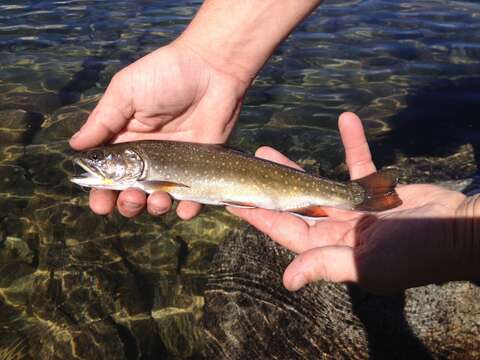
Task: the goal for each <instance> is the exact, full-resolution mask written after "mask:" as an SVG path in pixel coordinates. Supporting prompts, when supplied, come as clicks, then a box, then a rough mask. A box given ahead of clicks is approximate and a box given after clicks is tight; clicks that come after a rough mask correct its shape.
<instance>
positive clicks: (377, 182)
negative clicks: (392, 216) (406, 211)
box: [352, 169, 402, 211]
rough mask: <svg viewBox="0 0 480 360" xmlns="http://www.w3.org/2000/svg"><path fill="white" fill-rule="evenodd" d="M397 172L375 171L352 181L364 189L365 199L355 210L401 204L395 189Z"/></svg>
mask: <svg viewBox="0 0 480 360" xmlns="http://www.w3.org/2000/svg"><path fill="white" fill-rule="evenodd" d="M397 182H398V173H397V172H396V171H395V170H391V169H390V170H389V169H387V170H382V171H377V172H375V173H373V174H371V175H368V176H365V177H364V178H361V179H357V180H354V181H352V183H356V184H358V185H360V186H361V187H362V188H363V190H364V191H365V199H364V200H363V202H362V203H361V204H359V205H357V206H356V207H355V210H363V211H382V210H388V209H392V208H395V207H397V206H400V205H402V200H400V198H399V197H398V194H397V193H396V191H395V186H397Z"/></svg>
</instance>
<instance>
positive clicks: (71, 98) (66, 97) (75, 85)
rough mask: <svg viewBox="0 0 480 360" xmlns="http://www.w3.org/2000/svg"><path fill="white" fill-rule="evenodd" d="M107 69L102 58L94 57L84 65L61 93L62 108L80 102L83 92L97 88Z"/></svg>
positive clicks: (84, 62) (89, 58)
mask: <svg viewBox="0 0 480 360" xmlns="http://www.w3.org/2000/svg"><path fill="white" fill-rule="evenodd" d="M104 68H105V63H104V61H103V59H102V58H101V57H98V56H92V57H88V58H86V59H85V60H84V61H83V63H82V69H81V70H80V71H78V72H77V73H75V74H74V76H73V77H72V79H71V80H70V81H69V82H68V83H67V84H66V85H65V86H64V87H63V88H61V89H60V91H59V94H58V95H59V97H60V102H61V105H62V106H65V105H70V104H73V103H75V102H77V101H78V100H80V95H81V93H82V92H84V91H86V90H88V89H91V88H93V87H95V86H96V84H97V82H98V81H99V80H100V72H101V71H102V70H103V69H104Z"/></svg>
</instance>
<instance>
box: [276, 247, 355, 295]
mask: <svg viewBox="0 0 480 360" xmlns="http://www.w3.org/2000/svg"><path fill="white" fill-rule="evenodd" d="M321 279H323V280H327V281H333V282H347V281H352V282H356V281H358V275H357V268H356V264H355V258H354V253H353V249H352V248H351V247H348V246H326V247H319V248H314V249H311V250H308V251H305V252H303V253H301V254H300V255H298V256H297V257H296V258H295V260H293V261H292V262H291V263H290V265H289V266H288V267H287V269H286V270H285V273H284V274H283V284H284V285H285V287H286V288H287V289H288V290H290V291H297V290H299V289H300V288H302V287H303V286H305V285H306V284H308V283H311V282H314V281H317V280H321Z"/></svg>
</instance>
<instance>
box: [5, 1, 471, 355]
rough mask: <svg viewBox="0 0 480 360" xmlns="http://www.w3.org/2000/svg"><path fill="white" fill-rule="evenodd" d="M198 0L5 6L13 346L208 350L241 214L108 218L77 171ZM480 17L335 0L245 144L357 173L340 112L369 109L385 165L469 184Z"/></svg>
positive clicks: (448, 7)
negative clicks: (82, 131)
mask: <svg viewBox="0 0 480 360" xmlns="http://www.w3.org/2000/svg"><path fill="white" fill-rule="evenodd" d="M198 5H199V2H198V1H197V2H188V1H161V2H158V1H157V2H150V1H126V0H123V1H115V2H113V1H103V2H97V1H89V0H86V1H80V0H79V1H21V0H15V1H13V0H7V1H2V2H1V4H0V68H1V71H0V357H2V356H4V354H6V355H5V356H4V357H7V356H11V358H22V359H38V358H72V353H75V354H76V356H78V358H85V359H90V358H95V357H96V358H108V359H123V358H128V359H136V358H141V357H142V358H145V359H147V358H158V356H160V355H164V356H167V355H166V354H169V356H172V357H191V356H197V355H199V354H200V353H201V350H202V346H203V339H204V338H203V333H202V326H201V318H202V306H203V297H202V293H203V288H204V284H205V282H206V279H207V272H208V268H209V263H210V260H211V259H212V256H213V255H214V253H215V251H216V248H217V245H218V243H219V242H220V241H221V240H222V239H223V238H224V237H225V235H226V234H227V233H228V231H229V229H231V228H232V227H237V226H238V225H239V223H238V221H237V220H235V219H233V218H232V217H231V216H229V215H228V214H226V213H225V212H224V211H223V210H222V209H219V208H207V209H206V210H205V211H204V212H203V213H202V215H200V216H199V217H198V218H196V219H195V220H193V221H191V222H188V223H185V222H182V221H179V220H178V219H177V218H176V217H175V216H174V215H173V214H170V215H167V216H165V217H164V218H162V219H160V220H158V219H151V218H150V217H148V216H141V217H139V218H137V219H135V220H126V219H123V218H121V217H120V216H118V215H117V214H113V215H111V216H108V217H100V216H94V215H92V213H91V212H90V211H89V209H88V207H87V197H88V196H87V194H86V193H85V192H82V190H81V189H79V188H77V187H75V186H73V185H72V184H70V183H69V182H68V181H67V174H68V172H69V171H70V170H71V163H70V161H69V159H68V156H69V155H70V154H71V151H70V150H69V149H68V145H67V139H68V138H69V137H70V136H71V134H73V133H74V132H75V130H76V129H78V128H79V127H80V125H81V124H82V122H83V121H84V120H85V119H86V116H87V115H88V112H89V111H90V110H91V109H92V108H93V107H94V105H95V103H96V102H97V101H98V100H99V98H100V95H101V93H102V91H103V90H104V89H105V87H106V85H107V84H108V81H109V79H110V78H111V76H112V75H113V74H114V73H115V72H116V71H117V70H119V69H120V68H122V67H123V66H125V65H127V64H129V63H131V62H132V61H134V60H135V59H138V58H139V57H141V56H142V55H144V54H146V53H148V52H149V51H151V50H153V49H155V48H157V47H159V46H161V45H163V44H167V43H168V42H169V41H171V40H172V39H173V38H175V37H176V36H177V35H178V34H179V33H180V32H181V31H182V29H183V28H184V27H185V25H186V24H187V23H188V21H189V19H190V18H191V17H192V16H193V14H194V13H195V10H196V8H197V6H198ZM479 19H480V4H478V3H477V2H476V1H446V0H420V1H403V0H400V1H399V0H395V1H394V0H388V1H387V0H384V1H381V0H369V1H360V0H358V1H346V0H344V1H327V2H325V4H324V5H322V6H321V7H320V8H319V9H318V10H317V11H316V12H315V14H314V15H312V16H311V17H310V18H309V19H308V20H307V21H305V22H304V23H303V24H302V25H300V26H299V27H298V29H297V30H296V31H295V32H294V33H293V34H292V35H291V36H290V37H289V38H288V39H287V41H285V42H284V43H283V44H282V45H281V46H280V48H279V49H278V50H277V51H276V53H275V54H274V56H273V57H272V59H271V60H270V62H269V63H268V64H267V65H266V66H265V68H264V69H263V70H262V72H261V73H260V74H259V76H258V78H257V79H256V80H255V83H254V85H253V87H252V88H251V90H250V91H249V93H248V95H247V99H246V102H245V106H244V108H243V111H242V114H241V117H240V121H239V124H238V127H237V129H236V131H235V133H234V135H233V136H232V138H231V143H232V144H234V145H235V146H236V147H241V148H244V149H246V150H248V151H253V150H254V149H255V148H256V147H258V146H259V145H261V144H268V145H272V146H275V147H276V148H279V149H280V150H282V151H284V152H286V153H287V154H288V155H289V156H291V157H292V158H293V159H295V160H297V161H299V162H300V163H302V164H304V165H305V166H307V167H308V168H309V169H310V170H312V171H315V172H319V173H320V174H323V175H327V176H330V177H333V178H339V179H343V178H345V176H346V173H345V167H344V165H343V154H342V149H341V147H340V146H339V137H338V133H337V130H336V121H337V116H338V115H339V114H340V113H341V112H342V111H347V110H349V111H356V112H358V113H359V114H360V115H361V117H362V118H363V119H364V121H365V124H366V126H367V129H368V134H369V140H370V142H371V145H372V150H373V154H374V158H375V160H376V162H377V164H378V165H379V166H386V165H391V166H394V167H398V168H400V169H401V170H402V174H403V180H404V181H408V182H420V181H431V182H445V181H448V182H449V184H453V185H452V186H454V187H456V188H460V187H464V186H465V184H467V185H468V184H470V183H471V182H472V179H474V175H475V174H476V172H477V159H478V156H479V155H480V151H479V147H478V144H479V139H480V123H479V122H478V121H477V115H478V109H479V107H480V105H479V104H480V75H479V74H480V21H479ZM471 186H472V185H471ZM471 186H470V187H471ZM40 340H41V341H40ZM11 354H13V355H11ZM15 356H17V357H15ZM7 358H8V357H7Z"/></svg>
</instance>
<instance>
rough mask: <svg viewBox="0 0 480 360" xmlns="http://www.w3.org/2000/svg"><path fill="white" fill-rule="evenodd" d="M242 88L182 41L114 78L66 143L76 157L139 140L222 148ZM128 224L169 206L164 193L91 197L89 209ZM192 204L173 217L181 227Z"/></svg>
mask: <svg viewBox="0 0 480 360" xmlns="http://www.w3.org/2000/svg"><path fill="white" fill-rule="evenodd" d="M248 85H249V83H248V81H246V80H244V79H240V78H237V77H236V76H235V75H233V74H230V73H227V72H222V71H220V70H218V69H217V68H216V67H214V66H212V65H211V64H210V63H209V62H208V60H207V59H205V58H204V57H201V56H199V55H197V53H196V52H195V51H194V50H192V49H191V48H190V47H189V46H187V45H186V44H185V43H183V42H182V41H180V40H179V41H175V42H173V43H172V44H170V45H168V46H165V47H162V48H160V49H158V50H156V51H154V52H152V53H151V54H149V55H147V56H145V57H143V58H141V59H140V60H138V61H136V62H135V63H133V64H131V65H130V66H127V67H126V68H124V69H123V70H121V71H120V72H118V73H117V74H116V75H115V76H114V77H113V79H112V81H111V82H110V85H109V86H108V88H107V90H106V92H105V94H104V95H103V97H102V98H101V100H100V102H99V103H98V105H97V107H96V108H95V109H94V110H93V112H92V113H91V114H90V116H89V118H88V120H87V122H86V123H85V124H84V125H83V126H82V128H81V130H80V131H79V132H78V133H77V134H75V135H74V136H73V137H72V139H71V140H70V144H71V146H72V147H73V148H74V149H76V150H84V149H87V148H90V147H94V146H97V145H100V144H102V143H104V142H106V141H112V142H114V143H116V142H125V141H134V140H144V139H162V140H179V141H193V142H205V143H223V142H225V141H226V140H227V137H228V135H229V134H230V132H231V131H232V129H233V127H234V124H235V121H236V119H237V117H238V114H239V111H240V107H241V104H242V99H243V96H244V94H245V91H246V90H247V88H248ZM115 203H116V204H117V206H118V210H119V211H120V213H121V214H122V215H124V216H127V217H133V216H136V215H138V214H139V213H140V212H142V211H143V209H144V208H145V206H146V207H147V209H148V212H149V213H150V214H152V215H154V216H156V215H161V214H164V213H166V212H167V211H168V210H169V209H170V207H171V204H172V201H171V198H170V196H168V195H167V194H166V193H162V192H156V193H153V194H151V195H150V196H149V197H148V199H147V198H146V195H145V194H144V193H143V192H141V191H139V190H134V189H129V190H125V191H122V192H121V193H120V194H119V195H118V198H117V193H116V192H113V191H109V190H100V189H95V190H92V191H91V193H90V207H91V209H92V210H93V211H94V212H95V213H97V214H108V213H110V212H112V211H113V209H114V207H115ZM199 211H200V204H197V203H194V202H189V201H182V202H180V203H179V205H178V207H177V213H178V215H179V216H180V217H181V218H183V219H189V218H192V217H193V216H195V215H196V214H197V213H198V212H199Z"/></svg>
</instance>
